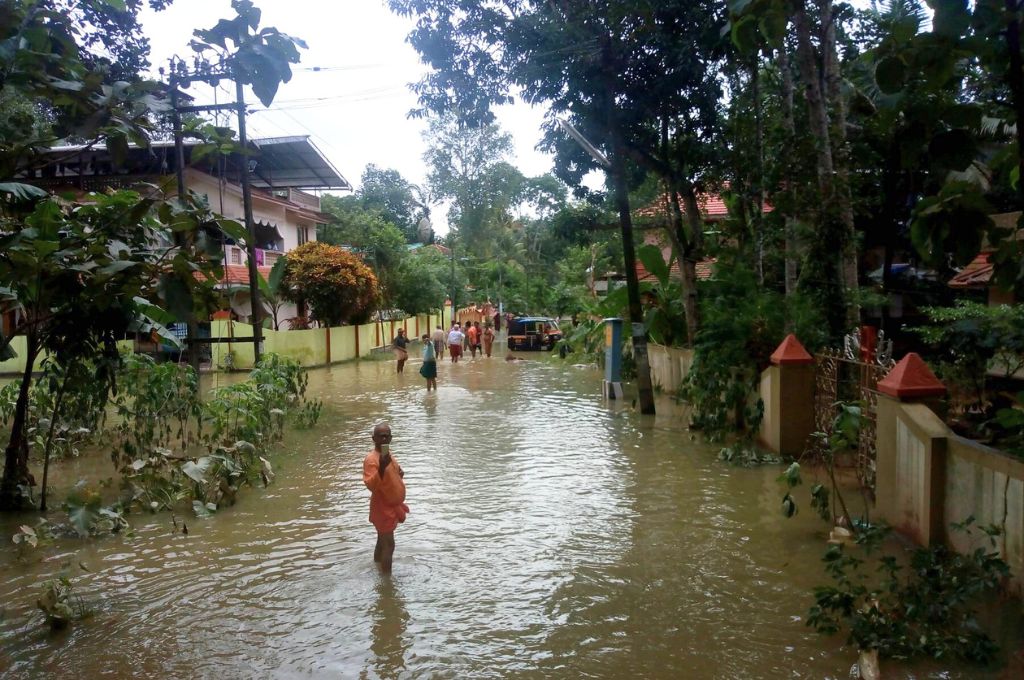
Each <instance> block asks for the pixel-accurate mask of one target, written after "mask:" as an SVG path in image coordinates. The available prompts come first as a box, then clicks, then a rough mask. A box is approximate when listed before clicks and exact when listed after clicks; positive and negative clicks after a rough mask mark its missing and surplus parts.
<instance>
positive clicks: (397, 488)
mask: <svg viewBox="0 0 1024 680" xmlns="http://www.w3.org/2000/svg"><path fill="white" fill-rule="evenodd" d="M363 484H365V485H366V488H367V489H369V490H370V522H371V523H372V524H373V526H375V527H377V531H378V532H380V533H383V534H386V533H390V532H392V531H394V530H395V527H397V526H398V523H399V522H404V521H405V516H406V514H407V513H408V512H409V506H407V505H406V504H405V480H403V479H402V468H401V466H400V465H399V464H398V461H397V460H395V456H394V455H392V456H391V463H390V464H389V465H388V467H387V469H386V470H384V475H383V476H381V474H380V453H379V452H378V451H377V450H376V449H374V450H372V451H370V453H368V454H367V455H366V458H364V459H363Z"/></svg>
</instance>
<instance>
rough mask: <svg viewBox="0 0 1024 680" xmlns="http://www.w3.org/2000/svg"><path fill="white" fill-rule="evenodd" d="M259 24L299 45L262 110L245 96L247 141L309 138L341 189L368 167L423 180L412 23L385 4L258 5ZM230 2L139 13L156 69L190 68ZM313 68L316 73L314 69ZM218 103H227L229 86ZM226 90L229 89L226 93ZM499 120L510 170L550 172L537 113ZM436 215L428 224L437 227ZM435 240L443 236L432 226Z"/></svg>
mask: <svg viewBox="0 0 1024 680" xmlns="http://www.w3.org/2000/svg"><path fill="white" fill-rule="evenodd" d="M256 6H257V7H259V8H260V9H261V10H262V11H263V19H262V22H261V25H262V26H264V27H266V26H273V27H275V28H277V29H278V30H280V31H282V32H284V33H287V34H289V35H292V36H295V37H298V38H301V39H303V40H304V41H305V42H306V43H307V45H308V47H309V49H306V50H300V52H301V56H302V61H301V63H300V64H298V65H297V66H296V67H293V73H294V75H293V77H292V80H291V81H290V82H288V83H286V84H284V85H282V87H281V89H280V90H279V91H278V93H277V97H276V98H275V100H274V103H273V104H272V106H271V107H270V109H269V110H263V106H262V105H261V104H260V103H259V102H258V100H257V99H256V98H255V97H254V96H252V94H251V92H250V93H249V94H248V95H247V102H248V103H249V104H250V105H251V107H252V108H255V109H256V112H254V113H252V114H250V115H249V117H248V118H247V125H248V130H249V135H250V137H278V136H291V135H311V136H312V139H313V142H314V143H315V144H316V145H317V146H318V147H319V148H320V150H321V151H322V152H323V153H324V154H325V155H326V156H327V158H328V159H329V160H330V161H331V163H333V165H334V166H335V167H336V168H337V169H338V170H339V171H340V172H341V174H342V176H344V177H345V178H346V179H347V180H348V181H349V182H351V183H352V184H353V185H354V186H358V184H359V179H360V176H361V175H362V173H363V169H364V168H365V167H366V165H367V164H370V163H373V164H375V165H377V166H379V167H382V168H394V169H396V170H398V171H399V172H400V173H401V174H402V176H403V177H405V178H406V179H407V180H409V181H411V182H414V183H417V184H419V183H423V182H425V180H426V175H427V168H426V167H425V165H424V162H423V158H422V157H423V152H424V151H425V150H426V142H425V141H424V139H423V137H422V132H423V130H424V129H425V127H426V125H425V123H424V122H423V121H422V120H419V119H410V118H408V113H409V111H410V110H411V109H412V108H414V107H415V106H416V97H415V95H414V94H412V92H410V90H409V87H408V85H409V84H410V83H412V82H415V81H417V80H419V79H420V78H421V77H422V76H423V74H424V73H426V71H427V67H426V66H424V65H423V64H421V63H420V61H419V55H418V54H417V52H416V51H415V50H414V49H413V48H412V47H411V46H410V45H408V44H407V43H406V42H405V38H406V36H407V35H408V33H409V31H410V29H411V28H412V25H413V24H412V21H411V20H409V19H405V18H402V17H399V16H397V15H395V14H392V13H391V12H390V10H388V9H387V7H386V6H385V4H384V0H256ZM233 16H234V12H233V11H232V10H231V2H230V0H176V1H175V2H174V3H173V4H172V5H171V6H170V7H169V8H168V9H165V10H163V11H162V12H153V11H151V10H149V9H148V8H147V9H146V10H145V11H144V12H143V13H142V15H141V20H142V25H143V30H144V32H145V33H146V35H147V37H148V38H149V39H150V44H151V49H152V51H151V55H150V61H151V62H152V64H153V67H154V69H155V68H156V67H157V66H160V65H166V63H167V60H168V59H169V58H170V57H171V56H172V55H174V54H178V55H180V56H183V57H187V58H188V59H189V61H191V57H192V55H193V52H192V50H191V48H189V47H188V43H189V41H190V40H191V39H192V37H193V36H192V31H193V30H194V29H195V28H210V27H212V26H213V25H215V24H216V23H217V21H218V20H219V19H222V18H231V17H233ZM314 67H319V68H321V69H325V70H321V71H312V70H311V69H312V68H314ZM221 87H222V88H223V89H222V90H221V91H220V92H219V95H218V97H219V101H221V102H223V101H225V100H227V99H229V98H230V95H229V91H228V89H229V87H230V84H229V83H226V82H225V83H224V84H223V85H222V86H221ZM230 91H231V92H233V87H231V88H230ZM192 94H193V95H194V96H195V97H196V98H197V101H199V102H200V103H203V102H212V101H213V92H212V89H210V88H208V87H206V86H194V90H193V91H192ZM497 115H498V122H499V124H500V125H501V126H502V128H503V129H504V130H505V131H506V132H508V133H510V134H511V135H512V136H513V139H514V145H515V157H514V158H513V159H512V161H513V163H514V164H515V165H516V166H517V167H518V168H519V169H520V171H521V172H523V173H524V174H526V175H528V176H534V175H540V174H544V173H546V172H549V171H550V170H551V167H552V159H551V157H550V156H548V155H547V154H544V153H541V152H539V151H536V150H535V149H534V147H535V146H536V144H537V142H538V141H539V140H540V138H541V131H540V123H541V121H542V120H543V110H542V109H540V108H536V107H531V106H529V105H527V104H525V103H518V104H515V105H513V106H506V107H503V108H502V109H501V110H500V111H497ZM443 214H444V211H443V210H442V211H435V212H434V215H435V222H437V221H443V218H441V219H439V218H438V217H437V216H440V215H443ZM434 226H435V229H436V230H437V231H438V232H439V233H444V232H446V231H447V229H445V227H444V225H443V224H442V225H438V224H435V225H434Z"/></svg>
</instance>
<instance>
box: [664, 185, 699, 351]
mask: <svg viewBox="0 0 1024 680" xmlns="http://www.w3.org/2000/svg"><path fill="white" fill-rule="evenodd" d="M680 193H682V198H683V203H684V204H685V206H686V207H685V210H684V209H683V207H682V206H681V205H680V201H679V198H680ZM672 214H673V220H674V221H675V223H676V225H677V226H676V230H677V231H678V232H680V233H682V234H684V235H685V236H686V240H685V249H684V251H683V259H682V260H680V262H679V271H680V273H681V274H682V278H683V280H682V287H683V292H684V294H685V296H686V298H685V299H684V300H683V306H684V309H685V310H686V333H687V335H688V336H689V341H690V347H693V346H694V343H696V341H697V331H698V330H700V305H699V301H698V299H697V262H698V261H699V259H700V255H701V253H703V252H704V219H703V218H702V217H701V214H700V206H699V205H697V193H696V191H694V188H693V184H691V183H690V182H684V183H683V186H682V191H681V192H676V191H673V192H672ZM684 217H685V218H686V224H687V225H688V227H689V228H688V229H687V230H686V231H685V232H684V231H683V218H684Z"/></svg>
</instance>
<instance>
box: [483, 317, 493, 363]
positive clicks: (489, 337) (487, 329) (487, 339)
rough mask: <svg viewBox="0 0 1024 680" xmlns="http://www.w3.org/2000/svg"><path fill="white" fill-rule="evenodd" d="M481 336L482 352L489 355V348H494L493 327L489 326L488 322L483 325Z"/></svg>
mask: <svg viewBox="0 0 1024 680" xmlns="http://www.w3.org/2000/svg"><path fill="white" fill-rule="evenodd" d="M482 336H483V342H484V354H486V355H487V356H491V350H492V349H493V348H494V329H493V328H491V324H490V323H488V324H487V325H486V326H484V332H483V333H482Z"/></svg>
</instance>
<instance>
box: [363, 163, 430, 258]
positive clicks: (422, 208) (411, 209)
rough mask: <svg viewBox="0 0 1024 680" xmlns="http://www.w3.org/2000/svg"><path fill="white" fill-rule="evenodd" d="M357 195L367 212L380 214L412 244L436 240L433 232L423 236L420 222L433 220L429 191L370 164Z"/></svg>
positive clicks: (392, 172)
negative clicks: (431, 239) (430, 218)
mask: <svg viewBox="0 0 1024 680" xmlns="http://www.w3.org/2000/svg"><path fill="white" fill-rule="evenodd" d="M356 196H357V200H358V201H359V203H360V204H361V205H362V207H363V208H364V209H366V210H372V211H376V212H378V213H379V214H380V216H381V217H382V218H383V219H384V221H385V222H388V223H390V224H393V225H395V226H396V227H398V229H399V230H400V231H401V232H402V235H403V236H404V237H405V240H406V241H408V242H409V243H420V242H424V241H429V240H430V238H431V237H432V234H431V233H425V234H421V233H420V229H419V223H420V220H422V219H429V217H430V208H429V206H428V197H427V195H426V192H424V190H423V189H422V188H421V187H419V186H417V185H415V184H413V183H411V182H409V181H408V180H406V179H405V178H404V177H402V175H401V174H400V173H399V172H398V171H397V170H392V169H386V170H385V169H383V168H378V167H377V166H376V165H374V164H372V163H371V164H369V165H367V166H366V169H365V170H363V176H362V178H361V182H360V187H359V190H358V192H357V194H356ZM424 237H426V238H424Z"/></svg>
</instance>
